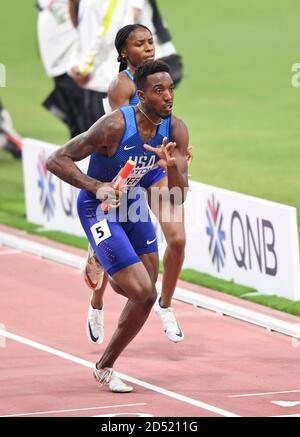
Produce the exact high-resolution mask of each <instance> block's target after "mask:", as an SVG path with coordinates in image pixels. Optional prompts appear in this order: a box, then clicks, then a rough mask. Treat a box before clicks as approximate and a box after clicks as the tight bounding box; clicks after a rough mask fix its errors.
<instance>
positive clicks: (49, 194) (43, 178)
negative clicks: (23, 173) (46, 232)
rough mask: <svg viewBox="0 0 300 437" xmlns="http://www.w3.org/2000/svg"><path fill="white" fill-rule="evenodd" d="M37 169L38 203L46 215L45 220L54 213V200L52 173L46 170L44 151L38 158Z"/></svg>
mask: <svg viewBox="0 0 300 437" xmlns="http://www.w3.org/2000/svg"><path fill="white" fill-rule="evenodd" d="M37 170H38V173H39V179H38V187H39V189H40V191H41V193H40V204H41V207H42V210H43V214H45V215H46V217H47V220H50V219H51V217H53V215H54V209H55V201H54V195H53V193H54V190H55V187H54V184H53V182H52V181H51V179H52V174H51V173H49V172H48V171H47V168H46V158H45V152H43V153H42V154H41V155H40V156H39V158H38V165H37Z"/></svg>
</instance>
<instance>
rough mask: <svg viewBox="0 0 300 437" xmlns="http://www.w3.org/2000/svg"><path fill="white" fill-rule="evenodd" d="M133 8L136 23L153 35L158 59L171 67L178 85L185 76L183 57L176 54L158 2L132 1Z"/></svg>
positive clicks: (148, 0)
mask: <svg viewBox="0 0 300 437" xmlns="http://www.w3.org/2000/svg"><path fill="white" fill-rule="evenodd" d="M132 7H133V14H134V21H135V23H140V24H144V25H145V26H147V27H148V28H149V29H150V30H151V32H152V34H153V40H154V45H155V51H156V59H160V60H163V61H165V62H166V63H167V64H168V65H169V67H170V74H171V76H172V79H173V81H174V83H175V85H178V84H179V82H180V81H181V79H182V75H183V65H182V61H181V56H180V55H179V54H178V53H177V52H176V49H175V47H174V44H173V43H172V38H171V34H170V32H169V30H168V28H167V25H166V23H165V21H164V20H163V19H162V17H161V14H160V12H159V9H158V6H157V3H156V0H132Z"/></svg>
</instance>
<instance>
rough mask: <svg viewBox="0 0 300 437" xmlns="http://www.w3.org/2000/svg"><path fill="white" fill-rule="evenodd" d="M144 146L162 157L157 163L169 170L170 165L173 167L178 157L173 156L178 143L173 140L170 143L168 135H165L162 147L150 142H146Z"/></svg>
mask: <svg viewBox="0 0 300 437" xmlns="http://www.w3.org/2000/svg"><path fill="white" fill-rule="evenodd" d="M144 148H145V149H146V150H149V152H153V153H155V154H156V155H157V156H158V157H159V158H160V160H159V161H158V163H157V164H158V165H160V166H161V167H163V168H164V169H165V170H167V168H168V167H173V165H175V164H176V158H175V157H174V156H173V154H174V150H175V148H176V143H174V142H173V141H170V142H169V143H168V139H167V138H166V137H164V139H163V142H162V145H161V146H160V147H152V146H149V144H144Z"/></svg>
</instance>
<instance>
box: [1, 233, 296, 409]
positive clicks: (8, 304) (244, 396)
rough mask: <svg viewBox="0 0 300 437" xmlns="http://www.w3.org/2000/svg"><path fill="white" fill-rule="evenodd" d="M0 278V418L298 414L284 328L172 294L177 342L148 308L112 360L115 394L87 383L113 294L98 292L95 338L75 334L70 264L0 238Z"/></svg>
mask: <svg viewBox="0 0 300 437" xmlns="http://www.w3.org/2000/svg"><path fill="white" fill-rule="evenodd" d="M1 230H2V231H3V230H5V231H7V230H8V228H4V227H1ZM9 232H13V233H14V235H20V236H23V235H24V234H22V233H20V232H17V231H12V230H9ZM26 238H31V239H32V240H34V241H39V242H40V243H43V244H48V245H50V246H52V247H59V248H62V247H63V248H64V250H65V251H67V252H71V253H74V254H79V255H81V256H84V252H83V251H80V250H78V249H72V248H70V247H66V246H62V245H56V244H55V243H53V242H51V243H50V242H47V241H45V240H44V239H39V238H38V237H30V236H28V235H26ZM0 283H1V306H0V324H1V326H0V356H1V360H0V368H1V376H0V383H1V394H0V416H11V415H17V416H18V415H25V416H29V417H30V416H33V417H41V416H42V417H52V416H56V417H57V416H69V417H72V416H89V417H90V416H99V415H107V414H117V415H121V416H122V415H123V416H128V415H135V414H140V415H144V414H147V415H152V416H160V417H170V416H172V417H176V416H179V417H189V416H191V417H204V416H206V417H213V416H215V417H220V416H278V415H300V384H299V381H300V368H299V364H298V363H299V355H300V347H299V344H298V343H297V342H295V341H294V342H293V341H292V339H291V338H289V337H287V336H284V335H281V334H278V333H274V332H267V331H266V330H263V329H262V328H259V327H256V326H253V325H250V324H248V323H245V322H241V321H239V320H235V319H232V318H229V317H222V316H220V315H218V314H215V313H212V312H210V311H207V310H204V309H199V308H195V307H193V306H191V305H187V304H185V303H182V302H174V307H175V309H176V312H177V316H178V319H179V320H180V324H181V325H182V328H183V330H184V332H185V335H186V339H185V341H184V342H183V343H180V344H173V343H171V342H169V341H168V340H167V339H166V337H165V335H164V334H163V332H162V329H161V325H160V322H159V320H158V319H157V317H156V315H155V314H153V313H151V315H150V317H149V320H148V321H147V323H146V325H145V326H144V328H143V330H142V331H141V332H140V334H139V335H138V336H137V338H136V339H135V340H134V342H133V343H132V344H130V345H129V347H128V348H127V350H126V351H125V352H124V353H123V354H122V355H121V357H120V359H119V360H118V362H117V366H116V370H117V371H118V372H121V373H122V375H123V377H124V379H125V380H126V381H130V382H133V385H134V389H135V391H134V392H133V393H131V394H115V393H111V392H109V391H108V390H107V388H105V387H102V388H101V389H99V388H98V387H97V385H96V384H95V382H94V380H93V378H92V371H91V368H92V367H93V363H94V362H95V361H96V360H97V359H98V357H99V355H100V353H101V351H102V350H103V347H104V346H105V345H106V344H107V341H108V339H109V338H110V336H111V334H112V332H113V330H114V327H115V325H116V322H117V319H118V316H119V314H120V311H121V308H122V307H123V305H124V299H123V298H122V297H120V296H118V295H116V294H115V293H114V292H113V291H112V290H111V289H109V290H107V293H106V300H105V328H106V338H105V342H104V344H103V345H97V346H95V345H93V344H91V343H89V342H88V340H87V338H86V336H85V317H86V310H87V302H88V298H89V292H88V289H87V288H86V287H85V285H84V283H83V281H82V278H81V275H80V272H79V271H78V270H75V269H73V268H71V267H68V266H65V265H62V264H58V263H56V262H53V261H49V260H45V259H40V258H38V257H36V256H33V255H29V254H25V253H22V252H16V251H14V250H12V249H10V248H7V247H1V246H0ZM181 286H182V283H181ZM184 287H185V288H187V289H188V288H189V287H190V286H189V284H184ZM191 288H192V289H193V290H195V289H196V288H198V291H199V292H201V288H200V287H195V286H193V287H190V289H191ZM205 293H209V291H208V290H205ZM220 298H222V295H220ZM226 299H227V300H228V299H229V298H228V297H226ZM241 305H243V302H242V301H241ZM259 308H260V307H259V306H256V310H257V309H259ZM274 313H275V312H274ZM287 318H289V316H286V315H285V319H287ZM290 320H291V321H293V322H294V323H295V320H296V318H295V317H292V316H290ZM1 329H2V330H1ZM1 334H2V335H1ZM30 342H31V343H30ZM47 347H48V349H47ZM297 383H298V384H297Z"/></svg>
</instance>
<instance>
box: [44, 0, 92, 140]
mask: <svg viewBox="0 0 300 437" xmlns="http://www.w3.org/2000/svg"><path fill="white" fill-rule="evenodd" d="M36 5H37V8H38V10H39V14H38V22H37V33H38V43H39V48H40V54H41V58H42V62H43V65H44V68H45V70H46V73H47V75H48V76H49V77H52V78H53V80H54V84H55V88H54V91H53V92H52V93H51V94H50V95H49V96H48V97H47V99H46V100H45V101H44V102H43V105H44V106H45V107H46V108H47V109H48V110H49V111H50V112H52V113H53V114H54V115H55V116H57V117H58V118H59V119H61V120H62V121H63V122H65V123H66V124H67V125H68V128H69V131H70V136H71V137H74V136H76V135H78V134H80V133H81V132H83V131H85V130H86V129H87V128H88V126H87V123H86V120H85V118H84V114H83V111H82V107H83V103H84V90H82V88H80V87H79V86H78V85H77V84H76V83H75V82H74V80H73V79H72V78H71V77H70V76H69V75H68V71H69V69H70V67H71V65H72V59H73V57H74V54H75V52H76V49H77V43H78V35H77V31H76V29H74V27H73V25H72V22H71V19H70V15H69V5H68V0H37V2H36Z"/></svg>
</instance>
